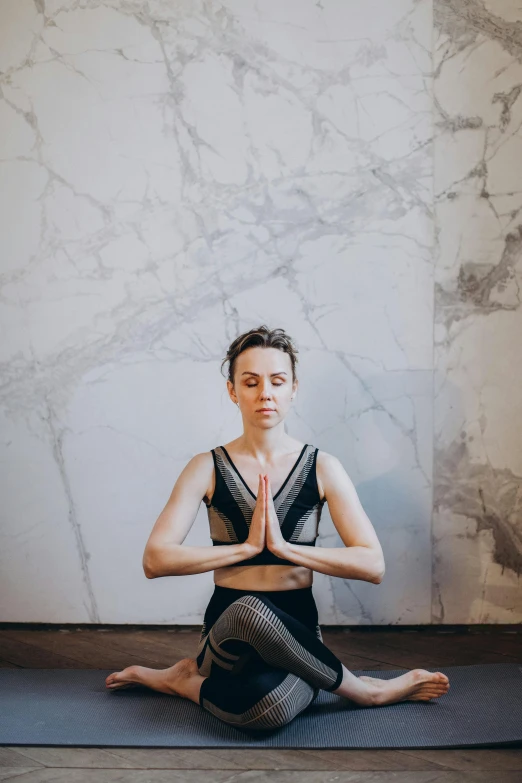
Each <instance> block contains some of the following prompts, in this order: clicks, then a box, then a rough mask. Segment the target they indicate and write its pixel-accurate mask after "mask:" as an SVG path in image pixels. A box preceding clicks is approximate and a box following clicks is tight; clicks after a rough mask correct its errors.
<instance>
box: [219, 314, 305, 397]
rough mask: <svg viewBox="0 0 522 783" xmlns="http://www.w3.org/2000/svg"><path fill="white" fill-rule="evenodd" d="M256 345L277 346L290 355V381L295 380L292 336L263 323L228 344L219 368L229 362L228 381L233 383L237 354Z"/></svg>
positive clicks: (296, 352)
mask: <svg viewBox="0 0 522 783" xmlns="http://www.w3.org/2000/svg"><path fill="white" fill-rule="evenodd" d="M258 346H260V347H261V348H277V349H278V350H280V351H283V352H284V353H287V354H288V355H289V356H290V361H291V362H292V383H294V382H295V380H296V373H295V366H296V364H297V361H298V360H297V354H298V353H299V352H298V350H297V348H296V347H295V345H294V344H293V342H292V338H291V337H290V336H289V335H288V334H286V332H285V330H284V329H269V328H268V326H265V325H264V324H263V325H262V326H259V327H258V328H257V329H250V331H249V332H244V334H240V335H239V337H236V339H235V340H234V341H233V342H232V343H231V344H230V345H229V348H228V351H227V355H226V356H225V358H224V359H223V361H222V363H221V369H223V365H224V364H225V362H229V365H228V380H229V381H230V383H232V384H233V383H234V369H235V365H236V359H237V357H238V356H239V354H240V353H242V352H243V351H246V349H247V348H254V347H258Z"/></svg>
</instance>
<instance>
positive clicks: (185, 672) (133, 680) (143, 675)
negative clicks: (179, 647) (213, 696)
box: [105, 658, 205, 704]
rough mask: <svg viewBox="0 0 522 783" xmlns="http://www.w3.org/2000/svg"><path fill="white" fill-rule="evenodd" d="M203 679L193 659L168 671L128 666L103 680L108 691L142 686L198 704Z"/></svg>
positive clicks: (171, 667)
mask: <svg viewBox="0 0 522 783" xmlns="http://www.w3.org/2000/svg"><path fill="white" fill-rule="evenodd" d="M204 679H205V677H202V676H201V674H200V673H199V671H198V665H197V663H196V661H195V660H194V658H182V659H181V660H180V661H178V662H177V663H175V664H174V666H170V667H169V668H168V669H149V668H148V667H146V666H128V667H127V668H126V669H123V671H121V672H113V673H112V674H109V676H108V677H107V678H106V680H105V684H106V686H107V688H108V689H109V690H121V689H122V688H135V687H136V686H137V685H144V686H146V687H147V688H152V689H153V690H155V691H160V692H161V693H168V694H169V696H182V697H183V698H184V699H191V700H192V701H195V702H196V704H198V703H199V690H200V688H201V683H202V682H203V680H204Z"/></svg>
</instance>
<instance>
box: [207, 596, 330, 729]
mask: <svg viewBox="0 0 522 783" xmlns="http://www.w3.org/2000/svg"><path fill="white" fill-rule="evenodd" d="M196 660H197V664H198V669H199V673H200V674H201V675H203V676H204V677H206V678H207V679H206V680H204V681H203V683H202V685H201V693H200V697H199V703H200V705H201V707H203V708H204V709H206V710H208V711H209V712H211V713H212V714H213V715H215V716H216V717H218V718H220V719H221V720H223V721H225V722H226V723H229V724H231V725H233V726H236V727H238V728H245V729H247V730H248V729H254V730H259V729H262V730H266V729H274V728H278V727H280V726H284V725H285V724H286V723H289V722H290V721H291V720H293V718H295V717H296V715H299V713H300V712H303V710H305V709H306V708H307V707H308V705H309V704H311V702H312V701H314V699H315V698H316V697H317V695H318V693H319V690H320V689H323V690H327V691H334V690H336V689H337V688H338V687H339V685H340V684H341V682H342V679H343V667H342V663H341V661H340V660H339V659H338V658H337V657H336V656H335V655H334V654H333V652H332V651H331V650H329V649H328V647H326V645H325V644H324V643H323V641H322V635H321V631H320V628H319V624H318V614H317V607H316V604H315V600H314V597H313V594H312V588H311V587H305V588H301V589H298V590H280V591H279V590H278V591H266V592H255V591H254V592H252V591H249V590H234V589H232V588H228V587H219V586H218V585H215V586H214V593H213V595H212V597H211V599H210V602H209V604H208V606H207V609H206V611H205V616H204V619H203V628H202V631H201V636H200V640H199V644H198V649H197V654H196Z"/></svg>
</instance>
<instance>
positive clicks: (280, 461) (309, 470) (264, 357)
mask: <svg viewBox="0 0 522 783" xmlns="http://www.w3.org/2000/svg"><path fill="white" fill-rule="evenodd" d="M296 353H297V351H296V349H295V347H294V345H293V344H292V341H291V339H290V338H289V337H288V335H287V334H285V332H284V330H282V329H273V330H270V329H268V328H267V327H266V326H261V327H260V328H259V329H252V330H251V331H249V332H246V333H245V334H243V335H240V336H239V337H238V338H236V339H235V340H234V341H233V343H232V344H231V345H230V348H229V350H228V352H227V356H226V357H225V360H224V362H226V361H228V362H229V370H228V380H227V388H228V393H229V395H230V398H231V400H232V401H233V402H234V403H235V404H236V405H238V406H239V409H240V411H241V414H242V417H243V428H244V431H243V434H242V435H241V436H240V437H239V438H236V440H233V441H231V442H230V443H228V444H227V445H226V446H219V447H216V448H215V449H212V450H211V451H210V452H205V453H202V454H197V455H196V456H195V457H193V458H192V459H191V460H190V462H189V463H188V464H187V465H186V467H185V468H184V470H183V471H182V473H181V474H180V476H179V478H178V480H177V482H176V484H175V486H174V489H173V491H172V494H171V497H170V499H169V501H168V503H167V505H166V507H165V509H164V510H163V511H162V513H161V515H160V516H159V518H158V520H157V522H156V524H155V526H154V528H153V530H152V533H151V535H150V537H149V540H148V542H147V546H146V548H145V553H144V557H143V566H144V571H145V574H146V576H147V577H148V578H156V577H159V576H170V575H183V574H196V573H202V572H203V571H211V570H213V571H214V583H215V586H214V593H213V595H212V597H211V599H210V602H209V604H208V606H207V608H206V611H205V615H204V620H203V627H202V630H201V636H200V639H199V644H198V648H197V651H196V657H195V659H193V658H183V659H182V660H181V661H178V663H176V664H174V666H171V667H169V668H168V669H160V670H157V669H149V668H146V667H144V666H130V667H128V668H127V669H124V670H123V671H121V672H115V673H114V674H111V675H109V677H107V680H106V685H107V688H109V689H112V690H116V689H119V688H125V687H133V686H134V685H136V684H139V685H146V686H148V687H149V688H153V689H155V690H158V691H161V692H162V693H169V694H176V695H178V696H182V697H184V698H187V699H191V700H192V701H194V702H196V703H197V704H199V705H200V706H202V707H203V708H204V709H206V710H208V711H209V712H211V713H212V714H213V715H215V716H216V717H218V718H220V719H221V720H223V721H225V722H226V723H229V724H231V725H234V726H237V727H240V728H245V729H255V730H261V729H273V728H276V727H279V726H284V725H285V724H286V723H289V722H290V721H291V720H292V719H293V718H295V717H296V715H298V714H299V713H300V712H302V711H303V710H304V709H306V707H308V705H309V704H310V703H311V702H312V701H313V700H314V699H315V698H316V697H317V695H318V693H319V690H320V689H321V688H322V689H324V690H327V691H330V692H331V693H336V694H339V695H340V696H344V697H346V698H347V699H350V700H351V701H353V702H355V703H357V704H359V705H363V706H372V705H384V704H391V703H393V702H397V701H405V700H412V701H416V700H421V701H428V700H429V699H432V698H437V697H438V696H441V695H442V694H443V693H446V691H447V690H448V688H449V684H448V678H447V677H446V675H445V674H442V673H441V672H436V673H432V672H428V671H426V670H424V669H413V670H411V671H409V672H407V673H405V674H403V675H401V676H400V677H395V678H394V679H392V680H381V679H378V678H373V677H365V676H361V677H356V676H355V675H354V674H352V673H351V672H350V671H348V669H347V668H346V667H345V666H344V665H343V664H342V663H341V661H340V660H339V658H337V656H336V655H334V653H333V652H332V651H331V650H330V649H329V648H328V647H327V646H326V645H325V644H324V643H323V641H322V636H321V631H320V629H319V624H318V614H317V607H316V604H315V601H314V597H313V594H312V581H313V572H314V571H319V572H320V573H323V574H329V575H331V576H338V577H341V578H344V579H362V580H364V581H368V582H373V583H375V584H379V583H380V582H381V580H382V577H383V574H384V558H383V552H382V549H381V546H380V544H379V541H378V538H377V535H376V533H375V531H374V529H373V526H372V524H371V522H370V520H369V519H368V517H367V516H366V514H365V512H364V509H363V508H362V506H361V504H360V502H359V499H358V497H357V493H356V491H355V488H354V486H353V484H352V482H351V480H350V479H349V477H348V476H347V474H346V472H345V470H344V468H343V467H342V465H341V463H340V462H339V460H338V459H337V458H336V457H334V456H332V455H330V454H328V453H326V452H324V451H319V450H318V449H317V448H316V447H315V446H313V445H311V444H303V443H301V442H299V441H297V440H295V439H294V438H291V437H290V436H289V435H287V433H286V432H285V426H284V420H285V418H286V415H287V413H288V411H289V409H290V406H291V404H292V400H293V399H294V398H295V394H296V391H297V388H298V381H297V378H296V372H295V367H296V362H297V357H296ZM255 490H257V494H256V491H255ZM274 490H275V491H274ZM202 500H204V502H205V504H206V506H207V511H208V517H209V523H210V534H211V538H212V541H213V546H212V547H200V546H196V547H186V546H183V541H184V539H185V537H186V536H187V533H188V532H189V530H190V528H191V526H192V524H193V522H194V519H195V517H196V514H197V511H198V509H199V506H200V503H201V501H202ZM325 502H327V503H328V508H329V510H330V514H331V517H332V520H333V522H334V525H335V527H336V529H337V530H338V532H339V535H340V536H341V539H342V541H343V543H344V545H345V546H344V548H329V549H327V548H323V547H321V548H314V547H315V540H316V537H317V534H318V526H319V520H320V517H321V509H322V507H323V505H324V503H325Z"/></svg>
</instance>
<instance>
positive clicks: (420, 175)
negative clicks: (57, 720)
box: [0, 0, 522, 625]
mask: <svg viewBox="0 0 522 783" xmlns="http://www.w3.org/2000/svg"><path fill="white" fill-rule="evenodd" d="M516 6H517V4H513V3H512V2H508V0H496V2H495V3H493V2H492V0H488V1H487V2H486V0H482V1H481V2H479V0H463V1H462V2H461V1H460V0H459V2H457V0H454V2H435V4H432V3H431V2H429V1H428V0H390V1H389V2H388V1H386V0H370V1H369V2H366V3H364V4H362V3H355V2H353V1H351V2H345V3H339V2H334V0H320V2H312V1H311V0H307V1H305V2H303V0H299V2H298V1H297V0H289V2H285V3H276V2H273V0H270V1H269V0H265V2H261V3H259V2H257V3H253V2H250V1H249V0H242V1H241V2H239V0H225V2H220V3H218V2H214V0H211V1H210V2H206V3H203V2H201V1H200V0H199V1H198V0H196V1H195V2H190V3H189V2H186V1H184V0H182V1H181V2H175V3H173V2H168V1H167V0H132V1H131V0H106V1H105V2H103V3H102V2H100V1H99V0H80V1H79V2H76V1H75V2H71V1H70V0H65V1H64V0H62V2H59V1H58V0H53V1H50V0H39V1H38V2H30V0H4V2H3V3H2V6H1V9H0V22H1V23H0V128H1V132H0V177H1V189H0V192H1V193H2V208H1V210H0V221H1V223H2V226H1V228H2V230H1V231H0V259H1V262H0V263H1V270H0V272H1V282H0V285H1V291H2V300H1V302H0V319H1V323H2V326H3V334H4V339H3V340H2V342H1V344H0V346H1V348H0V350H1V351H2V356H1V361H2V368H3V374H2V378H3V383H2V386H1V400H0V405H1V422H2V435H3V437H2V445H1V449H2V460H3V464H4V467H5V469H4V471H3V472H2V478H1V482H2V483H1V489H2V497H3V498H4V503H3V514H2V526H1V536H2V546H1V548H0V569H1V573H2V577H1V582H0V592H1V596H2V597H1V600H0V609H1V616H0V619H1V620H2V621H4V622H9V621H16V622H24V621H26V622H49V623H52V622H56V623H58V622H60V623H62V622H63V623H67V622H71V623H74V622H86V623H166V624H168V623H183V624H187V623H188V624H190V623H199V622H201V620H202V614H203V611H204V608H205V606H206V602H207V601H208V597H209V595H210V592H211V589H212V574H211V573H205V574H196V575H191V576H186V577H172V578H165V579H157V580H147V579H146V578H145V576H144V574H143V571H142V555H143V548H144V545H145V542H146V540H147V538H148V535H149V533H150V530H151V528H152V525H153V524H154V522H155V520H156V518H157V516H158V515H159V513H160V511H161V510H162V508H163V506H164V505H165V503H166V501H167V499H168V497H169V495H170V492H171V490H172V487H173V484H174V482H175V480H176V477H177V476H178V475H179V473H180V472H181V470H182V468H183V466H184V465H185V464H186V463H187V462H188V460H189V459H190V458H191V457H192V456H193V455H194V454H195V453H198V452H200V451H207V450H209V449H210V448H211V447H213V446H215V445H218V444H222V443H224V442H226V441H227V440H230V439H232V438H234V437H236V436H237V435H238V434H239V432H240V424H241V422H240V420H239V418H238V415H239V414H238V411H237V409H236V408H235V406H233V405H232V403H231V402H230V400H229V398H228V395H227V393H226V386H225V379H224V378H223V377H222V375H221V374H220V364H221V360H222V358H223V356H224V353H225V350H226V348H227V346H228V344H229V343H230V341H231V340H232V339H233V338H234V337H235V336H236V335H237V334H238V333H239V332H240V331H244V330H246V329H248V328H251V327H252V326H255V325H259V324H260V323H267V324H269V325H272V326H283V327H284V328H286V329H287V330H288V331H289V333H290V334H291V335H293V336H294V337H295V339H296V342H297V344H298V347H299V350H300V353H299V365H298V372H299V378H300V389H299V393H298V397H297V399H296V406H295V408H294V409H293V411H292V413H291V415H290V417H289V419H288V422H287V424H288V430H289V431H290V432H292V434H293V435H294V436H295V437H298V438H300V439H302V440H303V441H305V442H309V443H314V444H315V445H317V446H319V448H322V449H324V450H326V451H329V452H330V453H333V454H335V455H336V456H338V457H339V459H341V461H342V462H343V464H344V466H345V468H346V470H347V472H348V474H349V475H350V477H351V478H352V480H353V482H354V484H355V485H356V488H357V491H358V493H359V496H360V498H361V501H362V503H363V505H364V507H365V510H366V511H367V513H368V515H369V517H370V519H371V520H372V522H373V524H374V526H375V529H376V531H377V533H378V536H379V539H380V540H381V543H382V546H383V549H384V553H385V558H386V565H387V571H386V575H385V578H384V581H383V582H382V583H381V585H373V584H369V583H364V582H360V581H355V580H341V579H337V578H332V577H328V576H326V575H324V574H320V573H316V574H315V576H314V593H315V596H316V600H317V603H318V606H319V610H320V620H321V622H322V623H324V624H336V623H339V624H352V623H353V624H359V623H360V624H383V625H386V624H415V623H419V624H429V623H468V622H469V623H473V622H493V623H495V622H517V621H520V618H521V612H522V594H521V592H520V589H519V587H518V585H519V576H520V573H521V570H522V569H521V563H522V547H521V536H522V530H521V520H520V476H521V475H522V464H521V463H522V457H521V454H522V452H521V450H520V446H519V437H518V430H519V426H518V424H519V422H520V421H521V419H522V410H521V402H520V400H521V397H520V395H519V393H518V389H519V387H520V380H521V378H520V375H521V374H522V369H521V368H522V362H521V361H520V358H521V357H520V351H519V340H518V339H517V338H518V335H519V334H520V324H519V319H520V307H519V302H520V294H519V291H520V266H521V246H522V217H521V206H522V204H521V192H520V191H521V187H520V182H521V181H522V178H521V176H520V175H521V168H522V154H521V151H522V140H521V134H520V125H521V121H522V95H521V92H522V86H521V85H522V62H521V60H522V58H521V54H522V11H521V9H520V8H519V7H518V8H517V7H516ZM185 541H186V543H187V544H194V545H209V544H210V538H209V532H208V523H207V520H206V515H205V509H204V506H203V505H202V506H201V508H200V510H199V512H198V515H197V517H196V520H195V523H194V526H193V528H192V529H191V531H190V533H189V535H188V536H187V538H186V539H185ZM320 543H321V544H322V545H323V546H332V547H339V546H342V541H341V540H340V537H339V535H338V533H337V531H336V529H335V526H334V524H333V521H332V519H331V517H330V515H329V513H328V509H327V507H325V510H324V516H323V520H322V526H321V537H320Z"/></svg>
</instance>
